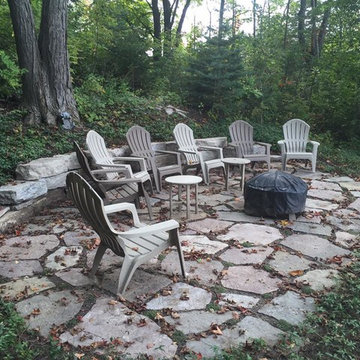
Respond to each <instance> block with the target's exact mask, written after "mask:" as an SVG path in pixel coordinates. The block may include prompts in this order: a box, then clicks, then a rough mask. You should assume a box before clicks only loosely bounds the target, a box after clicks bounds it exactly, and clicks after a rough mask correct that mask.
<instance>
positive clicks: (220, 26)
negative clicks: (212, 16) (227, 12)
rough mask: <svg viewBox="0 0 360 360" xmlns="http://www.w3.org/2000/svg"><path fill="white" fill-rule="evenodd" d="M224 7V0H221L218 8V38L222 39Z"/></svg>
mask: <svg viewBox="0 0 360 360" xmlns="http://www.w3.org/2000/svg"><path fill="white" fill-rule="evenodd" d="M224 7H225V0H221V1H220V9H219V40H221V39H222V33H223V30H224Z"/></svg>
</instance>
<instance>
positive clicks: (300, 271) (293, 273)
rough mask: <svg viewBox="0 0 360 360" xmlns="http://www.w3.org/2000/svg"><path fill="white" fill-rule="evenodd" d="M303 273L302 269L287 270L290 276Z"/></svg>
mask: <svg viewBox="0 0 360 360" xmlns="http://www.w3.org/2000/svg"><path fill="white" fill-rule="evenodd" d="M303 274H304V270H293V271H290V272H289V275H290V276H299V275H303Z"/></svg>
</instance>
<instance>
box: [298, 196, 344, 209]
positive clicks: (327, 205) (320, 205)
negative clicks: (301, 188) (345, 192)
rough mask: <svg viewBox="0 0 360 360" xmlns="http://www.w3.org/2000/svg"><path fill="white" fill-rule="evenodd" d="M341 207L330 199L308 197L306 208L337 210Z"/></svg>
mask: <svg viewBox="0 0 360 360" xmlns="http://www.w3.org/2000/svg"><path fill="white" fill-rule="evenodd" d="M338 207H339V205H338V204H334V203H332V202H330V201H325V200H317V199H309V198H308V199H306V202H305V210H312V209H316V210H335V209H337V208H338Z"/></svg>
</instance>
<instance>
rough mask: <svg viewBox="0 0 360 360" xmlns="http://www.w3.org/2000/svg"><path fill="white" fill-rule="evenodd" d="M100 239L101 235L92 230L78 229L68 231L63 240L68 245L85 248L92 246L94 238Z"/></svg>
mask: <svg viewBox="0 0 360 360" xmlns="http://www.w3.org/2000/svg"><path fill="white" fill-rule="evenodd" d="M95 239H99V235H98V234H97V233H96V232H95V231H92V230H90V229H89V230H78V231H67V232H66V233H65V234H64V236H63V240H64V242H65V244H66V246H79V245H81V246H84V247H85V248H89V246H90V248H91V245H92V244H93V241H92V240H95Z"/></svg>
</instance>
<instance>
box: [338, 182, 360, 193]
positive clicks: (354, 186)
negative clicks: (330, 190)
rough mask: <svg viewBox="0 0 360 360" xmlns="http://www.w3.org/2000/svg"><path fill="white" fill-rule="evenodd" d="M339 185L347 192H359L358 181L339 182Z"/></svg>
mask: <svg viewBox="0 0 360 360" xmlns="http://www.w3.org/2000/svg"><path fill="white" fill-rule="evenodd" d="M339 185H340V186H341V187H342V188H344V189H346V190H349V191H360V181H349V182H341V183H339Z"/></svg>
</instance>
